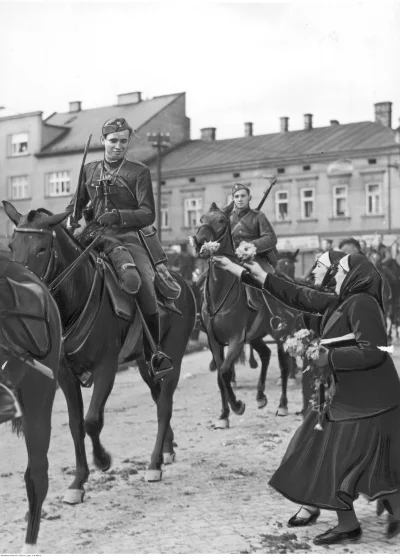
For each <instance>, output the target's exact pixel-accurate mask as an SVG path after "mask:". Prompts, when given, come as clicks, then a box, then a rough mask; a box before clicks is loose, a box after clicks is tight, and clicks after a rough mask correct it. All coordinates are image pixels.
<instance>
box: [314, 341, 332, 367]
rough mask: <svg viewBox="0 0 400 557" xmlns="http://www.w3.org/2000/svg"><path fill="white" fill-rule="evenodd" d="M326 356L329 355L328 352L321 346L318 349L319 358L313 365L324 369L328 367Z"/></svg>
mask: <svg viewBox="0 0 400 557" xmlns="http://www.w3.org/2000/svg"><path fill="white" fill-rule="evenodd" d="M328 354H329V350H328V349H327V348H324V347H323V346H321V347H320V349H319V358H318V360H315V362H314V363H315V365H316V366H318V367H324V366H327V365H328V363H329V362H328Z"/></svg>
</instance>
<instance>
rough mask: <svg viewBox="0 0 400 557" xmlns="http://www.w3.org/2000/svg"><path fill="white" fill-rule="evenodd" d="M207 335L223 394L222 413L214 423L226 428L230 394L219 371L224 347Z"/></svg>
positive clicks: (215, 427) (216, 426)
mask: <svg viewBox="0 0 400 557" xmlns="http://www.w3.org/2000/svg"><path fill="white" fill-rule="evenodd" d="M207 336H208V344H209V347H210V350H211V353H212V355H213V359H214V361H215V363H216V365H217V369H218V374H217V383H218V388H219V392H220V394H221V404H222V409H221V414H220V416H219V418H218V420H217V421H216V423H215V425H214V429H226V428H228V427H229V413H230V410H229V404H228V396H227V392H226V389H225V385H224V382H223V381H222V378H221V375H220V373H219V369H220V368H221V366H222V362H223V361H224V347H223V346H220V345H219V344H218V342H217V341H216V340H215V339H214V338H213V337H211V335H207Z"/></svg>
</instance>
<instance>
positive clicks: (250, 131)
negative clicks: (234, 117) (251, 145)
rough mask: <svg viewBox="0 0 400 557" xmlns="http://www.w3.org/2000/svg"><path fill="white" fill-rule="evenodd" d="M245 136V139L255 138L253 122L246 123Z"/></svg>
mask: <svg viewBox="0 0 400 557" xmlns="http://www.w3.org/2000/svg"><path fill="white" fill-rule="evenodd" d="M244 136H245V137H252V136H253V122H245V123H244Z"/></svg>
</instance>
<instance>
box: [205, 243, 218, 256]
mask: <svg viewBox="0 0 400 557" xmlns="http://www.w3.org/2000/svg"><path fill="white" fill-rule="evenodd" d="M220 245H221V244H220V243H219V242H204V244H203V245H202V246H201V250H200V255H202V254H203V253H204V254H206V255H209V256H212V255H213V254H214V253H215V252H216V251H218V250H219V246H220Z"/></svg>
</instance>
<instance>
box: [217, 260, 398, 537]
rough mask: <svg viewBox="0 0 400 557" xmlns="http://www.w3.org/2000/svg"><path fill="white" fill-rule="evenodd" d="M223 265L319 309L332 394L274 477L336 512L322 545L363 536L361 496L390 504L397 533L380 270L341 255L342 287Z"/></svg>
mask: <svg viewBox="0 0 400 557" xmlns="http://www.w3.org/2000/svg"><path fill="white" fill-rule="evenodd" d="M219 259H221V261H219V263H218V264H219V265H220V266H222V267H223V268H225V269H227V270H229V271H231V272H233V273H235V274H240V276H242V280H245V281H252V282H253V284H254V285H256V284H258V285H262V288H263V289H265V290H266V291H267V292H269V293H270V294H272V295H273V296H274V297H275V298H277V299H278V300H280V301H281V302H283V303H284V304H286V305H287V306H290V307H294V308H296V309H298V310H300V311H303V312H307V313H310V314H316V315H321V316H322V322H321V339H322V340H325V342H326V344H327V346H328V349H327V350H322V351H321V353H320V357H319V359H318V360H317V361H316V365H318V366H320V367H324V366H329V368H330V371H331V373H332V374H333V375H334V377H335V380H336V393H335V395H334V397H333V401H332V403H331V404H330V406H329V407H328V408H327V411H326V414H325V416H324V418H323V422H322V426H323V429H322V431H318V430H316V429H314V427H315V425H316V420H317V418H316V414H315V413H313V412H309V413H308V414H307V416H306V418H305V420H304V422H303V424H302V425H301V426H300V427H299V429H298V430H297V431H296V433H295V434H294V436H293V438H292V440H291V442H290V444H289V446H288V448H287V451H286V454H285V455H284V457H283V460H282V462H281V464H280V466H279V468H278V469H277V470H276V472H275V474H274V475H273V477H272V478H271V480H270V485H271V486H272V487H274V488H275V489H276V490H277V491H279V492H280V493H282V494H283V495H284V496H285V497H287V498H288V499H290V500H291V501H294V502H297V503H301V504H302V505H311V506H313V507H315V508H318V509H327V510H334V511H336V513H337V516H338V525H337V526H335V527H334V528H332V529H330V530H328V531H327V532H325V533H323V534H321V535H319V536H317V537H316V538H315V539H314V543H316V544H317V545H325V544H332V543H338V542H341V541H345V540H349V541H355V540H357V539H358V538H360V536H361V534H362V531H361V527H360V524H359V522H358V519H357V516H356V514H355V512H354V508H353V503H354V501H355V500H356V499H357V497H358V495H359V494H360V493H361V494H364V495H365V496H366V497H368V498H369V499H370V500H379V499H381V500H382V501H383V503H384V505H385V507H386V509H387V510H388V511H389V524H388V528H387V536H388V537H393V536H395V535H397V534H399V533H400V492H399V490H400V433H399V429H398V423H399V421H400V408H399V404H400V380H399V377H398V375H397V372H396V369H395V367H394V364H393V361H392V359H391V357H390V354H389V353H388V351H387V335H386V329H385V322H384V317H383V308H382V278H381V276H380V274H379V272H378V271H377V269H376V268H375V267H374V265H373V264H372V263H371V262H370V261H368V259H367V258H366V257H365V256H363V255H350V256H345V257H344V258H342V259H341V260H340V262H339V267H338V272H337V275H336V288H335V290H336V294H331V293H326V292H319V291H316V290H313V289H311V288H307V287H301V286H297V285H295V284H291V283H289V282H287V281H285V280H283V279H281V278H279V277H277V276H273V275H271V274H269V273H266V272H265V271H263V270H262V269H261V267H260V266H259V265H257V264H256V263H250V264H247V265H246V267H247V269H248V271H243V269H242V268H240V266H238V265H234V264H232V263H231V262H230V261H226V260H225V258H219Z"/></svg>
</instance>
